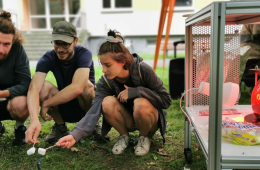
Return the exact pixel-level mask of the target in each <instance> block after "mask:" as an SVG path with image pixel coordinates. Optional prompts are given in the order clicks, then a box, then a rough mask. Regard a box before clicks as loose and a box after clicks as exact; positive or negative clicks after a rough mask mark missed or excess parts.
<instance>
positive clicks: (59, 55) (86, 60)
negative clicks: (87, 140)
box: [25, 21, 95, 143]
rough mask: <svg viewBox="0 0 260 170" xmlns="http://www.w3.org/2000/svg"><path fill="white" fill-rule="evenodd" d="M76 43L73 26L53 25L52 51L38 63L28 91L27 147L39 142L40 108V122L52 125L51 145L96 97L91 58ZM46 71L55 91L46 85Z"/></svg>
mask: <svg viewBox="0 0 260 170" xmlns="http://www.w3.org/2000/svg"><path fill="white" fill-rule="evenodd" d="M77 42H78V37H77V30H76V28H75V26H73V25H72V24H71V23H69V22H66V21H59V22H57V23H56V24H54V26H53V31H52V44H53V46H54V49H53V50H51V51H48V52H47V53H46V54H44V55H43V56H42V57H41V58H40V59H39V61H38V63H37V66H36V72H35V74H34V76H33V78H32V82H31V84H30V87H29V91H28V98H27V103H28V109H29V114H30V117H31V122H30V126H29V127H28V130H27V131H26V133H25V134H26V142H27V143H28V142H30V143H34V142H35V143H38V142H39V141H37V138H38V135H39V133H40V131H41V124H40V122H39V119H38V113H39V105H40V106H41V110H40V116H41V117H42V119H43V120H44V121H47V120H54V122H55V124H54V125H53V126H52V131H51V133H50V134H48V135H47V137H46V138H45V141H46V142H50V143H53V142H56V141H57V140H58V139H60V138H61V137H63V136H65V135H68V134H69V129H68V128H67V126H66V124H65V122H71V123H72V122H78V121H79V120H80V119H81V118H82V117H84V116H85V114H86V112H87V111H88V110H89V108H90V106H91V103H92V100H93V99H94V96H95V93H94V84H95V77H94V64H93V61H92V54H91V52H90V51H89V50H88V49H86V48H84V47H82V46H79V45H77ZM49 71H52V72H53V74H54V77H55V79H56V81H57V85H58V87H56V86H55V85H53V84H52V83H50V82H49V81H45V78H46V75H47V73H48V72H49ZM47 113H48V115H46V114H47Z"/></svg>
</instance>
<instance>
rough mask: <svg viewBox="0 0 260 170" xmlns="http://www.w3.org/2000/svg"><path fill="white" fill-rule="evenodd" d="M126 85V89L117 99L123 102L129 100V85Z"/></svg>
mask: <svg viewBox="0 0 260 170" xmlns="http://www.w3.org/2000/svg"><path fill="white" fill-rule="evenodd" d="M124 86H125V90H123V91H121V92H120V93H119V95H118V96H117V99H119V100H120V102H121V103H125V102H127V99H128V87H127V86H126V85H124Z"/></svg>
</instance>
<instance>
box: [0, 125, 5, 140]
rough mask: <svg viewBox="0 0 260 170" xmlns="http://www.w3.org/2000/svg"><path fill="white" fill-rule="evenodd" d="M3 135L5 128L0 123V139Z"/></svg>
mask: <svg viewBox="0 0 260 170" xmlns="http://www.w3.org/2000/svg"><path fill="white" fill-rule="evenodd" d="M4 133H5V126H4V124H3V123H2V122H0V137H1V136H2V135H3V134H4Z"/></svg>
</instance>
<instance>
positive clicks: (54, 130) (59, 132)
mask: <svg viewBox="0 0 260 170" xmlns="http://www.w3.org/2000/svg"><path fill="white" fill-rule="evenodd" d="M69 133H70V130H69V129H68V128H67V126H66V124H61V125H58V124H56V123H55V124H54V125H53V126H52V127H51V133H49V134H48V135H47V136H46V138H45V142H49V143H55V142H57V141H58V140H59V139H60V138H62V137H63V136H66V135H69Z"/></svg>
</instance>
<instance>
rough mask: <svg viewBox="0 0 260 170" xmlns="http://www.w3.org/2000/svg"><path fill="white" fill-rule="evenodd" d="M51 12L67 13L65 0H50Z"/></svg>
mask: <svg viewBox="0 0 260 170" xmlns="http://www.w3.org/2000/svg"><path fill="white" fill-rule="evenodd" d="M50 14H52V15H53V14H54V15H55V14H65V2H64V0H50Z"/></svg>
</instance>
